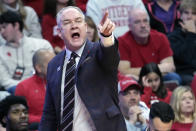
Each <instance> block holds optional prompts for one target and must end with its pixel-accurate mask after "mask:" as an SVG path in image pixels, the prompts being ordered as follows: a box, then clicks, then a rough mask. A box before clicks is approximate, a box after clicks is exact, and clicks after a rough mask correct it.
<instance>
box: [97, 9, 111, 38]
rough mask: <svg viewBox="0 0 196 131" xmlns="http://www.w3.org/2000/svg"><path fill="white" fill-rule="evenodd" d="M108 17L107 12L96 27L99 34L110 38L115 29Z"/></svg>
mask: <svg viewBox="0 0 196 131" xmlns="http://www.w3.org/2000/svg"><path fill="white" fill-rule="evenodd" d="M108 15H109V14H108V11H106V12H105V14H104V16H103V18H102V20H101V22H100V24H99V25H98V30H99V32H100V33H101V34H102V35H103V36H106V37H107V36H110V35H111V34H112V32H113V31H114V29H115V24H114V23H113V22H112V21H111V20H110V19H109V18H108Z"/></svg>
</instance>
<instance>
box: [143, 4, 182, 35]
mask: <svg viewBox="0 0 196 131" xmlns="http://www.w3.org/2000/svg"><path fill="white" fill-rule="evenodd" d="M179 5H180V2H179V1H176V0H153V1H151V2H149V3H147V4H146V9H147V11H148V14H149V16H150V26H151V28H152V29H156V30H157V31H159V32H162V33H165V34H168V33H170V32H172V31H173V30H174V28H175V27H177V25H178V24H177V23H178V19H179V17H180V13H179V11H178V8H179Z"/></svg>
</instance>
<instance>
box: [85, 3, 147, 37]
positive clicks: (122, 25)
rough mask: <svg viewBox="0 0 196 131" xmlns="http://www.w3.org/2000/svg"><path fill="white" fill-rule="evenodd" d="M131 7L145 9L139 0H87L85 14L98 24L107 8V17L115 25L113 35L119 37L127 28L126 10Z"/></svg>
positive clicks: (127, 14)
mask: <svg viewBox="0 0 196 131" xmlns="http://www.w3.org/2000/svg"><path fill="white" fill-rule="evenodd" d="M133 7H136V8H142V9H145V7H144V4H143V2H142V1H141V0H131V1H130V0H88V3H87V6H86V10H87V12H86V15H87V16H90V17H91V18H92V19H93V21H94V22H95V24H96V25H98V24H99V23H100V21H101V19H102V18H103V14H104V12H105V11H106V10H108V12H109V18H110V19H111V20H112V21H114V23H115V25H116V28H115V30H114V35H115V36H116V37H119V36H121V35H123V34H124V33H125V32H127V31H128V30H129V28H128V16H129V13H128V11H129V10H130V9H131V8H133Z"/></svg>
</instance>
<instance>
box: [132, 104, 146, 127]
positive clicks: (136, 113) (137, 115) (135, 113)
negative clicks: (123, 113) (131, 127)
mask: <svg viewBox="0 0 196 131" xmlns="http://www.w3.org/2000/svg"><path fill="white" fill-rule="evenodd" d="M129 122H130V123H131V124H136V122H140V123H141V124H145V123H146V120H145V119H144V118H143V116H142V110H141V109H140V108H139V106H137V105H135V106H131V107H130V108H129Z"/></svg>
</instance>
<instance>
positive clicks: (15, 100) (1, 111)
mask: <svg viewBox="0 0 196 131" xmlns="http://www.w3.org/2000/svg"><path fill="white" fill-rule="evenodd" d="M15 104H22V105H24V106H25V107H26V108H27V109H28V105H27V102H26V100H25V98H24V97H22V96H14V95H10V96H7V97H6V98H5V99H3V100H2V101H0V122H1V123H2V125H3V126H4V127H5V125H6V123H4V122H3V121H2V119H3V118H4V117H5V116H7V115H8V112H9V110H10V107H11V106H12V105H15Z"/></svg>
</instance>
